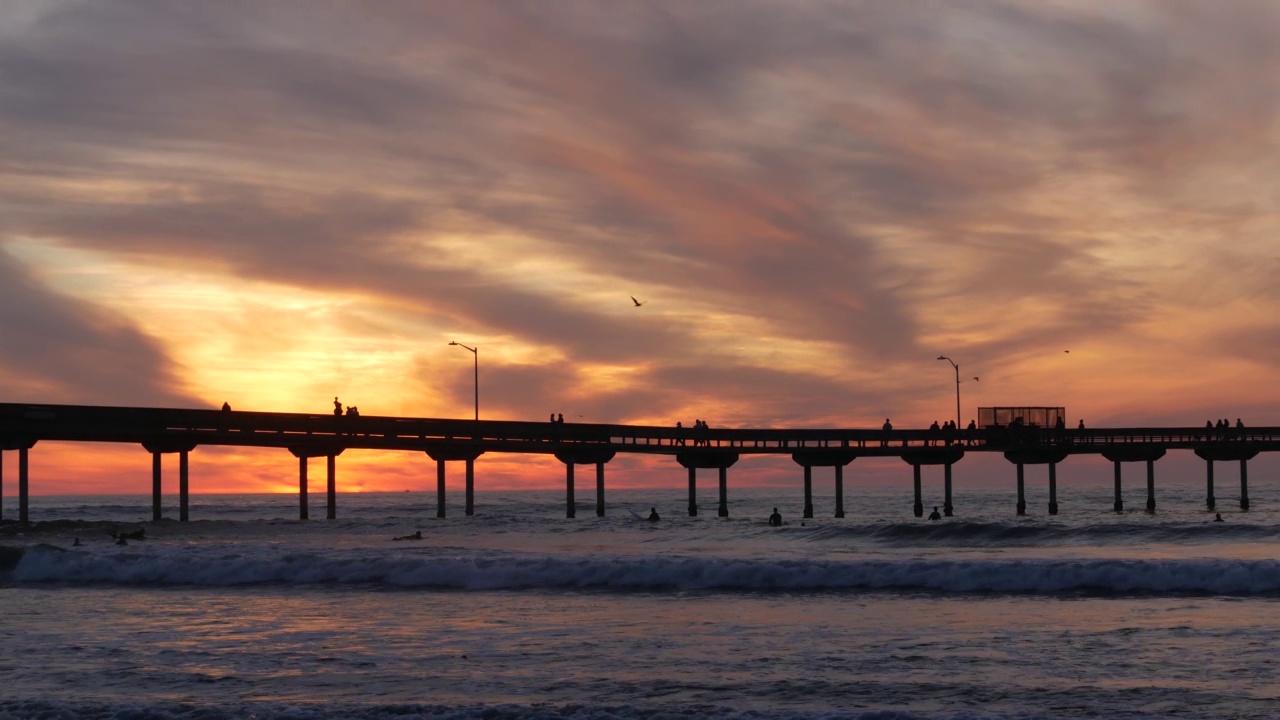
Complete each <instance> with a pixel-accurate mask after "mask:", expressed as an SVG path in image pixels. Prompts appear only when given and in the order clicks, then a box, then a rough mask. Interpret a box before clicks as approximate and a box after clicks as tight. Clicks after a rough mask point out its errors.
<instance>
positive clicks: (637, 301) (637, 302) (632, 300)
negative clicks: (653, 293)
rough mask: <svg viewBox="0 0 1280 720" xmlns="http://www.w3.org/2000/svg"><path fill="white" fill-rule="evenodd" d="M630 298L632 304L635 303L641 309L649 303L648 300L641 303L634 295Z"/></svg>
mask: <svg viewBox="0 0 1280 720" xmlns="http://www.w3.org/2000/svg"><path fill="white" fill-rule="evenodd" d="M630 297H631V302H633V303H635V304H636V307H640V306H641V305H643V304H644V303H647V302H649V301H648V300H645V301H644V302H640V301H639V300H637V299H636V298H635V296H634V295H632V296H630Z"/></svg>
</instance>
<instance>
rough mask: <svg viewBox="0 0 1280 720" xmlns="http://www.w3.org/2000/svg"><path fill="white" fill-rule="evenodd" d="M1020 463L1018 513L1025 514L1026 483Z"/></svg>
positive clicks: (1022, 466)
mask: <svg viewBox="0 0 1280 720" xmlns="http://www.w3.org/2000/svg"><path fill="white" fill-rule="evenodd" d="M1024 467H1025V466H1024V465H1023V464H1022V463H1018V514H1019V515H1026V514H1027V483H1026V473H1025V472H1024V470H1023V468H1024Z"/></svg>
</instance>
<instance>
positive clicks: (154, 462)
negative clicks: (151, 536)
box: [151, 450, 161, 520]
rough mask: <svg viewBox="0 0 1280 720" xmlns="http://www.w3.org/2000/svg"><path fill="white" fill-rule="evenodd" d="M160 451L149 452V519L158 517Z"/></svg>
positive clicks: (157, 518)
mask: <svg viewBox="0 0 1280 720" xmlns="http://www.w3.org/2000/svg"><path fill="white" fill-rule="evenodd" d="M160 472H161V470H160V451H159V450H156V451H154V452H152V453H151V519H152V520H159V519H160Z"/></svg>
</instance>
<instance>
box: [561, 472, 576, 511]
mask: <svg viewBox="0 0 1280 720" xmlns="http://www.w3.org/2000/svg"><path fill="white" fill-rule="evenodd" d="M577 515H578V508H577V501H576V500H575V499H574V497H573V463H572V462H567V463H565V464H564V516H565V517H567V518H570V519H572V518H574V517H577Z"/></svg>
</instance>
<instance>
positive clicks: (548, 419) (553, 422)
mask: <svg viewBox="0 0 1280 720" xmlns="http://www.w3.org/2000/svg"><path fill="white" fill-rule="evenodd" d="M547 422H549V423H551V424H552V425H554V424H555V423H556V414H555V413H551V417H549V418H547Z"/></svg>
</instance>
